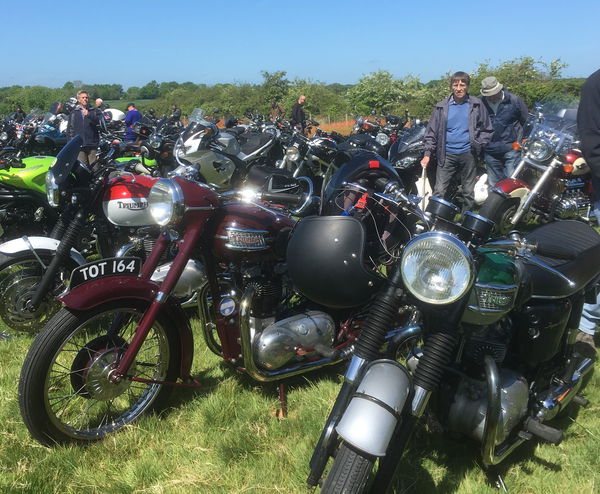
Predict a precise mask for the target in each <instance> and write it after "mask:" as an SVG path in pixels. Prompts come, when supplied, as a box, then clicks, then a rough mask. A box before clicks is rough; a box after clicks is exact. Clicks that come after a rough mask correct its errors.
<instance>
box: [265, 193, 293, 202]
mask: <svg viewBox="0 0 600 494" xmlns="http://www.w3.org/2000/svg"><path fill="white" fill-rule="evenodd" d="M261 198H262V199H264V200H265V201H281V202H289V203H296V202H300V201H301V200H302V198H303V195H302V194H288V193H286V192H263V193H261Z"/></svg>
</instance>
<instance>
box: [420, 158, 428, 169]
mask: <svg viewBox="0 0 600 494" xmlns="http://www.w3.org/2000/svg"><path fill="white" fill-rule="evenodd" d="M428 165H429V156H423V159H422V160H421V166H422V167H423V168H427V166H428Z"/></svg>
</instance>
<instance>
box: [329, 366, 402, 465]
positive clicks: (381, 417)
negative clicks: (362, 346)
mask: <svg viewBox="0 0 600 494" xmlns="http://www.w3.org/2000/svg"><path fill="white" fill-rule="evenodd" d="M410 390H411V378H410V374H409V373H408V371H407V370H406V368H404V367H403V366H401V365H400V364H399V363H398V362H396V361H394V360H383V359H382V360H375V361H374V362H372V363H370V364H369V365H368V367H367V368H366V369H365V372H364V374H363V376H362V378H361V379H360V382H359V383H358V386H357V388H356V391H355V393H354V395H353V396H352V399H351V400H350V403H349V404H348V407H347V408H346V410H345V411H344V414H343V415H342V418H341V419H340V421H339V423H338V425H337V427H336V431H337V433H338V435H339V436H340V437H341V438H342V439H343V440H344V441H345V442H347V443H348V444H350V445H351V446H354V447H355V448H358V449H359V450H361V451H363V452H365V453H367V454H369V455H372V456H385V452H386V450H387V448H388V443H389V442H390V439H391V438H392V434H393V433H394V429H395V428H396V424H397V423H398V420H399V419H400V413H401V412H402V409H403V408H404V404H405V403H406V400H407V399H408V395H409V394H410Z"/></svg>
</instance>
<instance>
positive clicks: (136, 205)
mask: <svg viewBox="0 0 600 494" xmlns="http://www.w3.org/2000/svg"><path fill="white" fill-rule="evenodd" d="M117 207H118V208H119V209H131V210H135V211H139V210H142V209H146V208H147V207H148V201H140V202H133V201H131V202H123V201H117Z"/></svg>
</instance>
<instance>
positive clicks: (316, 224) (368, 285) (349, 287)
mask: <svg viewBox="0 0 600 494" xmlns="http://www.w3.org/2000/svg"><path fill="white" fill-rule="evenodd" d="M365 243H366V232H365V227H364V226H363V224H362V222H360V221H359V220H357V219H356V218H352V217H351V216H310V217H308V218H305V219H303V220H301V221H300V222H299V223H298V224H297V225H296V227H295V228H294V231H293V233H292V235H291V238H290V240H289V242H288V246H287V257H286V258H287V265H288V272H289V274H290V277H291V279H292V281H293V282H294V285H295V286H296V288H297V289H298V290H299V291H300V292H301V293H302V294H303V295H304V296H305V297H307V298H308V299H310V300H312V301H313V302H316V303H318V304H320V305H324V306H326V307H335V308H346V307H356V306H359V305H362V304H364V303H366V302H367V301H368V300H369V298H370V297H371V296H372V295H373V294H374V293H375V292H376V291H377V290H378V288H379V287H380V285H381V282H382V280H383V278H381V277H380V276H379V275H378V274H377V271H376V270H375V269H373V270H371V269H369V268H368V267H367V264H366V263H365V259H364V250H365Z"/></svg>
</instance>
